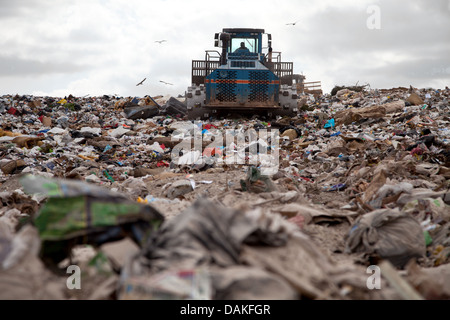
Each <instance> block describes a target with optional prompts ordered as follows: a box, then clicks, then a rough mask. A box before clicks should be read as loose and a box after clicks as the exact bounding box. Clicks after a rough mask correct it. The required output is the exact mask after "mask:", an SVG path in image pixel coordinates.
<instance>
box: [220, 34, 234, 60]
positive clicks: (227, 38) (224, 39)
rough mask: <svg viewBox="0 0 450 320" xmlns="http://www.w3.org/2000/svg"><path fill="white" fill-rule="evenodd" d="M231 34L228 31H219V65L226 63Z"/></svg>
mask: <svg viewBox="0 0 450 320" xmlns="http://www.w3.org/2000/svg"><path fill="white" fill-rule="evenodd" d="M230 39H231V36H230V34H229V33H225V32H223V33H221V34H220V40H221V41H222V55H221V56H220V65H221V66H223V65H224V64H227V48H228V43H229V42H230Z"/></svg>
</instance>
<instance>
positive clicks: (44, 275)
mask: <svg viewBox="0 0 450 320" xmlns="http://www.w3.org/2000/svg"><path fill="white" fill-rule="evenodd" d="M449 98H450V90H449V89H448V88H446V89H443V90H441V89H433V88H426V89H417V88H413V87H410V88H402V87H400V88H393V89H370V88H365V87H364V88H362V90H358V91H353V90H351V89H349V88H343V89H340V90H335V92H333V95H331V94H326V95H323V96H320V97H314V96H313V95H305V96H300V97H299V100H298V105H299V114H298V116H297V117H293V118H282V117H279V118H277V119H269V118H265V117H258V116H253V117H250V118H245V117H241V118H239V117H238V118H235V117H233V118H231V117H230V118H227V117H223V118H219V119H215V118H211V119H209V120H206V121H189V120H187V117H186V113H187V108H186V106H185V104H184V99H183V98H182V97H178V98H174V97H171V96H165V97H162V96H160V97H150V96H146V97H143V98H137V97H135V98H132V97H128V98H123V97H114V96H103V97H73V96H71V95H70V96H68V97H64V98H54V97H35V96H18V95H16V96H12V95H6V96H2V97H0V117H1V119H2V121H1V125H0V200H1V202H0V204H1V205H0V287H1V288H3V289H4V290H1V292H0V298H1V299H92V300H100V299H124V300H125V299H156V300H157V299H200V300H202V299H205V300H230V299H282V300H288V299H289V300H290V299H294V300H295V299H348V300H351V299H358V300H359V299H448V298H450V276H448V277H445V276H444V277H443V276H442V275H450V263H449V262H450V104H449ZM377 268H379V270H380V273H379V275H380V277H379V279H376V278H375V276H376V275H377V273H376V272H375V273H374V274H373V275H372V272H368V270H376V269H377ZM69 271H70V272H71V273H73V274H72V275H71V273H70V272H69ZM68 272H69V273H68ZM372 280H373V281H374V282H373V283H372V282H371V281H372ZM377 281H378V282H377ZM374 286H375V289H374ZM379 287H381V288H382V289H379ZM377 289H379V290H377Z"/></svg>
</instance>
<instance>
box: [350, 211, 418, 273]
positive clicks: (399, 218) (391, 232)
mask: <svg viewBox="0 0 450 320" xmlns="http://www.w3.org/2000/svg"><path fill="white" fill-rule="evenodd" d="M346 251H348V252H363V253H365V254H368V255H369V257H370V258H372V257H373V258H374V259H380V258H381V259H387V260H389V261H390V262H391V263H392V264H393V265H394V266H396V267H399V268H403V267H404V266H405V265H406V264H407V263H408V262H409V261H410V260H411V259H415V258H416V259H417V258H421V257H424V256H425V252H426V248H425V237H424V233H423V230H422V227H421V226H420V224H419V222H418V221H417V220H416V219H414V218H413V217H411V216H410V215H408V214H406V213H404V212H400V211H399V210H398V209H395V210H391V209H380V210H375V211H372V212H369V213H366V214H364V215H362V216H361V217H359V218H358V219H357V220H356V221H355V223H354V224H353V226H352V228H351V230H350V232H349V233H348V237H347V241H346ZM375 261H376V260H375Z"/></svg>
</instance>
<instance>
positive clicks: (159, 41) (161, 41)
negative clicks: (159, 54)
mask: <svg viewBox="0 0 450 320" xmlns="http://www.w3.org/2000/svg"><path fill="white" fill-rule="evenodd" d="M155 42H158V43H159V44H161V43H163V42H167V40H156V41H155Z"/></svg>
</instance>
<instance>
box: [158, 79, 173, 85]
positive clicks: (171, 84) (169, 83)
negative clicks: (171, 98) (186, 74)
mask: <svg viewBox="0 0 450 320" xmlns="http://www.w3.org/2000/svg"><path fill="white" fill-rule="evenodd" d="M159 82H162V83H164V84H169V85H171V86H173V84H172V83H168V82H165V81H162V80H159Z"/></svg>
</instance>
